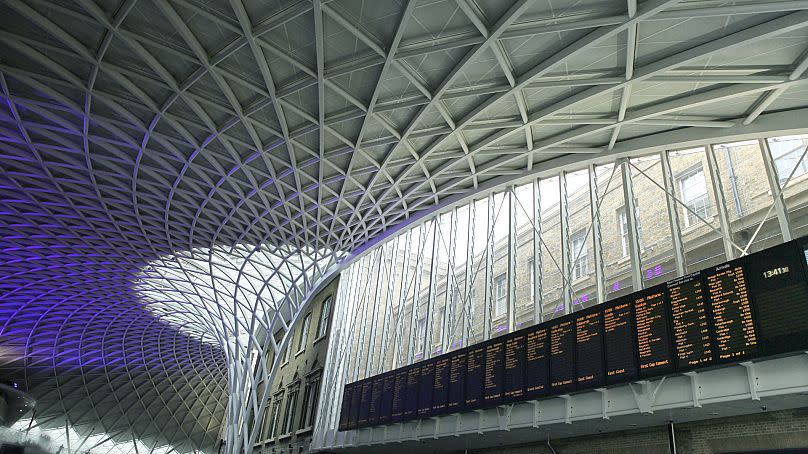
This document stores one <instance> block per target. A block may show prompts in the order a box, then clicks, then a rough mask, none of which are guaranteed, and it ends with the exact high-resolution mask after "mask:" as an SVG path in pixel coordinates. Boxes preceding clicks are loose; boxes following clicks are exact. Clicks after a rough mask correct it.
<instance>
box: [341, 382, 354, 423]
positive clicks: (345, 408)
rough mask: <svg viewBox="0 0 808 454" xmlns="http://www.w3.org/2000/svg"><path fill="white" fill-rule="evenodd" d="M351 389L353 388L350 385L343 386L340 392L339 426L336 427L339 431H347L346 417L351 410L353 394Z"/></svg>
mask: <svg viewBox="0 0 808 454" xmlns="http://www.w3.org/2000/svg"><path fill="white" fill-rule="evenodd" d="M353 388H354V387H353V386H352V385H345V388H344V390H343V392H342V405H341V406H340V412H339V424H338V425H337V427H338V428H339V430H348V416H349V411H350V408H351V395H352V394H353Z"/></svg>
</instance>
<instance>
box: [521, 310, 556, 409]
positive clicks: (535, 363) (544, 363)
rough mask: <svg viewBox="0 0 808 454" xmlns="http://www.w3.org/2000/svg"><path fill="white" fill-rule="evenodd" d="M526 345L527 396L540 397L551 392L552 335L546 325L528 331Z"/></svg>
mask: <svg viewBox="0 0 808 454" xmlns="http://www.w3.org/2000/svg"><path fill="white" fill-rule="evenodd" d="M526 336H527V343H526V345H525V395H526V396H527V397H538V396H543V395H546V394H547V393H548V392H549V391H550V335H549V333H548V330H547V326H546V325H539V326H534V327H531V328H529V329H528V331H527V333H526Z"/></svg>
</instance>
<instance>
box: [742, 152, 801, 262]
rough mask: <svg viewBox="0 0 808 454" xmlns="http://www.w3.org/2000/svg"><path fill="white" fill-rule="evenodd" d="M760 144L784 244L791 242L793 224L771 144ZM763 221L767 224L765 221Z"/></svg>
mask: <svg viewBox="0 0 808 454" xmlns="http://www.w3.org/2000/svg"><path fill="white" fill-rule="evenodd" d="M758 143H759V144H760V153H761V155H762V156H763V166H764V167H765V169H766V177H767V178H768V180H769V190H770V191H771V193H772V198H773V199H774V209H775V210H776V212H777V221H778V222H779V223H780V231H781V232H782V233H783V242H786V241H791V238H792V235H791V223H790V222H789V221H788V213H787V212H786V204H785V201H784V200H783V193H782V191H780V179H779V177H778V176H777V169H776V168H775V166H774V159H772V153H771V150H770V149H769V142H768V141H767V140H766V139H758ZM763 221H764V222H765V220H763ZM744 246H746V245H744Z"/></svg>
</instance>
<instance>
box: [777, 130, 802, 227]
mask: <svg viewBox="0 0 808 454" xmlns="http://www.w3.org/2000/svg"><path fill="white" fill-rule="evenodd" d="M768 144H769V149H770V150H771V154H772V159H773V160H774V164H775V168H776V170H777V178H778V179H779V180H780V186H781V187H785V189H784V190H783V200H784V201H785V205H786V210H787V211H788V219H789V222H790V223H791V231H792V233H793V236H794V237H795V238H798V237H801V236H805V235H808V197H806V194H808V192H806V190H808V175H806V171H808V157H804V158H803V157H802V156H803V153H804V152H805V147H806V146H808V135H805V134H804V135H798V136H783V137H772V138H770V139H768ZM800 158H802V160H800ZM792 171H793V172H794V176H793V177H791V181H790V182H789V183H788V185H787V186H783V185H784V184H785V182H786V180H787V179H788V176H789V175H791V172H792Z"/></svg>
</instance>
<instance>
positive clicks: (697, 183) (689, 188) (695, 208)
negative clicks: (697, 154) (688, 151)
mask: <svg viewBox="0 0 808 454" xmlns="http://www.w3.org/2000/svg"><path fill="white" fill-rule="evenodd" d="M678 181H679V191H680V193H681V194H682V202H683V203H684V204H685V205H686V206H687V209H685V210H684V213H683V214H684V216H683V217H684V223H685V227H690V226H691V225H695V224H696V223H698V222H699V217H701V218H703V219H706V218H707V216H709V215H710V198H709V197H708V196H707V182H706V180H705V179H704V171H703V170H702V168H701V166H699V167H698V168H696V169H694V170H691V171H689V172H687V173H685V174H683V175H681V176H679V178H678Z"/></svg>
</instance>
